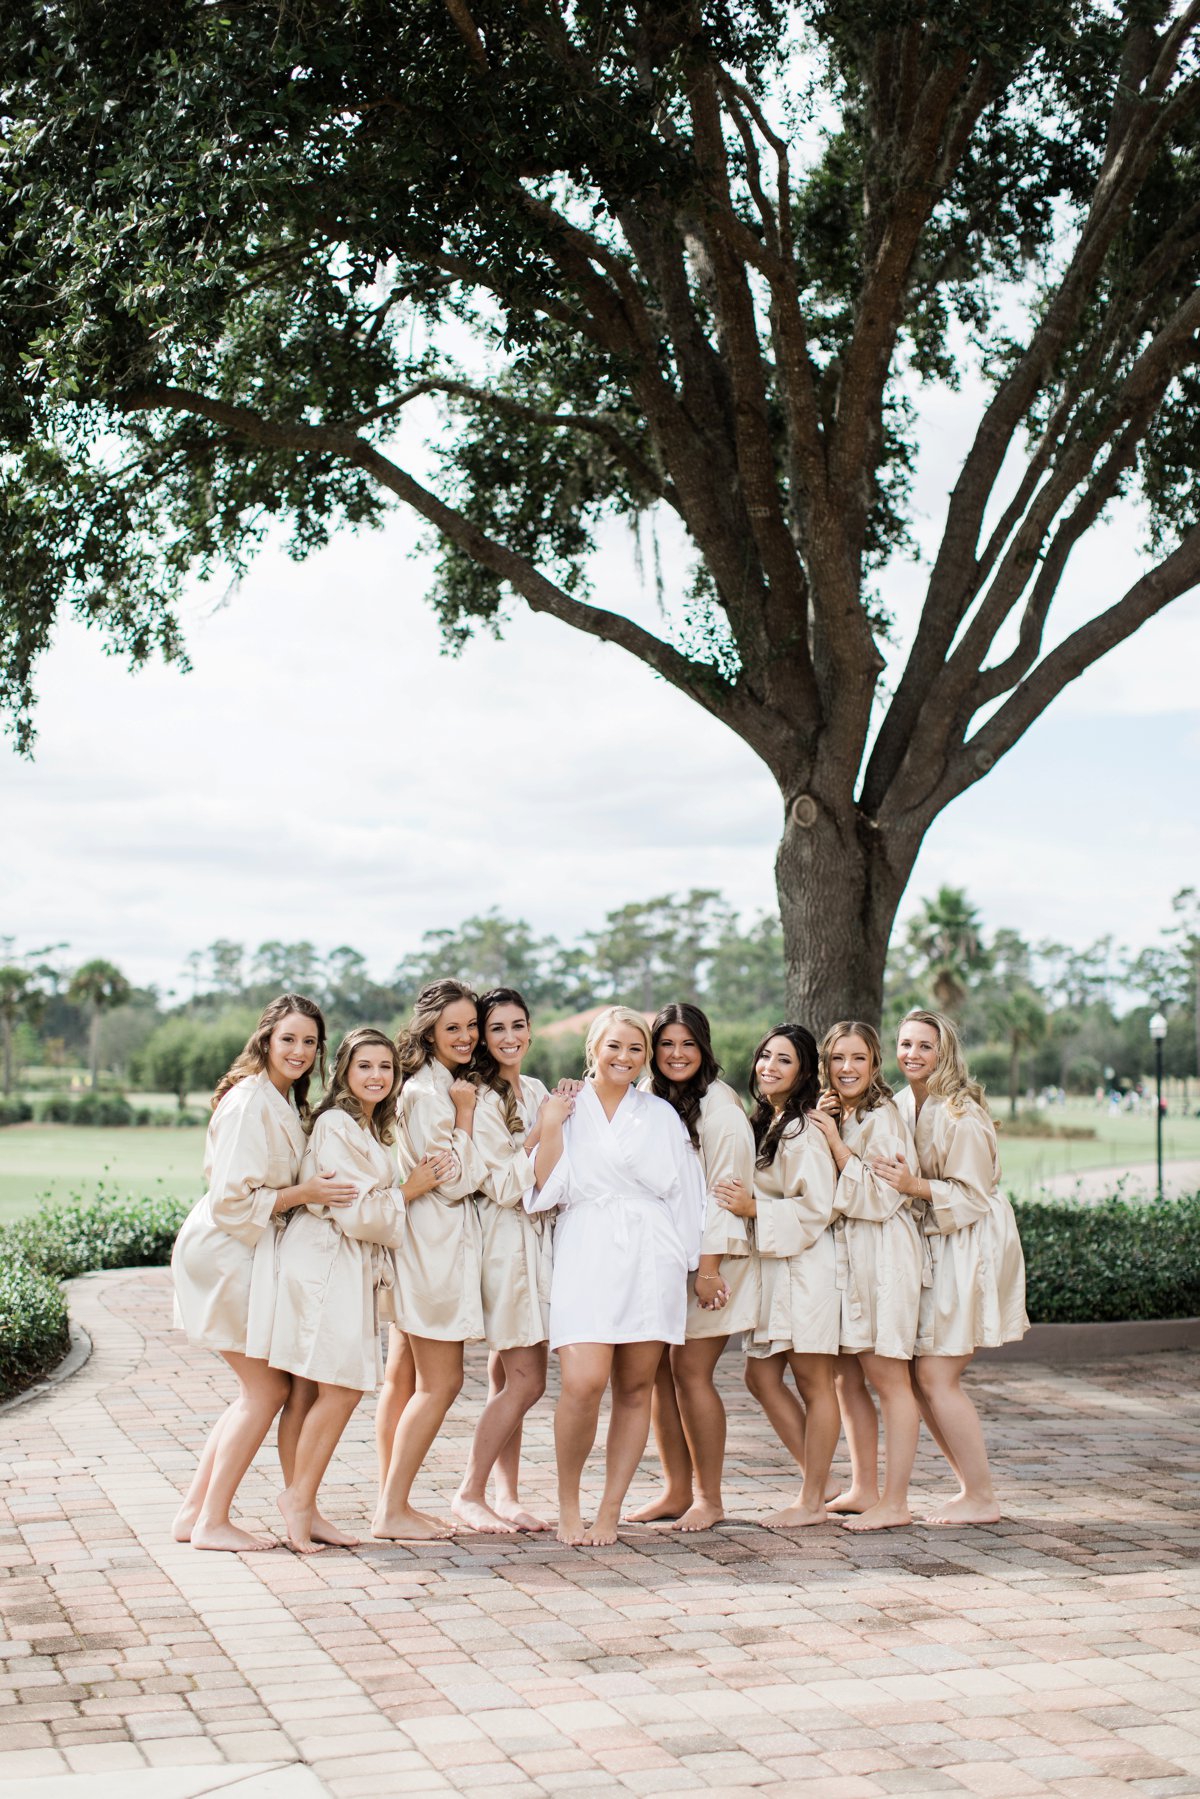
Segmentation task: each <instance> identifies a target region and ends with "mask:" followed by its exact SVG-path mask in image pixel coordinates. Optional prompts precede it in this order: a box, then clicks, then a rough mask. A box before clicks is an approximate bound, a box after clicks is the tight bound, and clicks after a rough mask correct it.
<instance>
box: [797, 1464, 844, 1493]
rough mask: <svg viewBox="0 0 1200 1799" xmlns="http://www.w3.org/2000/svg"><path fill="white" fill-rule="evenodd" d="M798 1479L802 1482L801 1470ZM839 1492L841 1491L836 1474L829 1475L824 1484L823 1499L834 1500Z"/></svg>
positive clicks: (802, 1473)
mask: <svg viewBox="0 0 1200 1799" xmlns="http://www.w3.org/2000/svg"><path fill="white" fill-rule="evenodd" d="M800 1478H801V1480H803V1478H804V1470H803V1468H802V1469H801V1470H800ZM841 1490H842V1483H841V1481H840V1480H839V1479H838V1477H837V1475H836V1474H831V1475H830V1476H829V1479H828V1480H827V1481H826V1482H825V1498H826V1499H827V1500H829V1499H836V1498H837V1496H838V1494H839V1493H840V1492H841Z"/></svg>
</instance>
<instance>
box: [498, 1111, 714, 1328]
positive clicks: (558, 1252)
mask: <svg viewBox="0 0 1200 1799" xmlns="http://www.w3.org/2000/svg"><path fill="white" fill-rule="evenodd" d="M704 1199H705V1195H704V1182H703V1180H702V1179H701V1175H700V1158H699V1157H698V1156H697V1155H696V1153H695V1151H694V1150H693V1148H692V1146H691V1143H690V1142H689V1140H688V1134H687V1132H686V1130H685V1129H684V1127H683V1123H682V1121H681V1120H680V1118H679V1115H678V1113H677V1112H676V1111H675V1110H674V1108H673V1107H672V1106H669V1105H668V1104H667V1102H666V1100H663V1099H655V1097H654V1095H653V1094H651V1093H639V1092H638V1091H637V1089H636V1088H631V1089H630V1091H629V1092H628V1093H626V1094H625V1096H624V1098H623V1099H622V1101H621V1103H620V1105H619V1106H618V1107H617V1109H616V1112H615V1113H614V1114H613V1117H612V1120H611V1122H610V1121H609V1119H608V1118H607V1117H606V1116H605V1113H604V1107H603V1106H602V1105H601V1104H600V1101H599V1100H598V1099H597V1098H596V1093H595V1089H594V1088H593V1086H592V1083H591V1082H590V1081H585V1082H584V1084H583V1087H582V1089H581V1091H580V1092H579V1094H578V1095H577V1097H576V1100H575V1110H574V1112H573V1113H572V1114H571V1116H570V1117H569V1118H568V1119H567V1121H566V1124H565V1125H564V1126H563V1151H562V1155H561V1156H560V1157H559V1159H558V1162H557V1164H556V1165H555V1168H554V1171H553V1173H552V1174H551V1176H550V1179H549V1180H548V1181H547V1182H546V1185H545V1186H544V1187H535V1188H531V1189H530V1190H529V1191H528V1192H527V1193H526V1195H525V1207H526V1210H527V1211H530V1212H546V1211H550V1210H551V1209H552V1208H553V1207H555V1206H559V1207H561V1210H560V1212H559V1216H558V1220H557V1222H556V1224H555V1228H554V1271H553V1279H552V1282H551V1288H550V1347H551V1349H561V1348H562V1347H563V1345H564V1344H567V1343H612V1344H616V1343H651V1342H656V1343H682V1342H683V1332H684V1324H685V1321H686V1318H687V1277H688V1270H689V1268H695V1267H696V1265H697V1263H698V1262H699V1260H700V1241H701V1237H702V1235H703V1231H704Z"/></svg>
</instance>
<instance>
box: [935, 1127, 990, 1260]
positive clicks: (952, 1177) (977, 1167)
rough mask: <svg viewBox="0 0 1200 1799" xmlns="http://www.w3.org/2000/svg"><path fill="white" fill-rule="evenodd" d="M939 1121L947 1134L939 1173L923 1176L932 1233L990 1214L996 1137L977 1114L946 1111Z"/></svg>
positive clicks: (944, 1232)
mask: <svg viewBox="0 0 1200 1799" xmlns="http://www.w3.org/2000/svg"><path fill="white" fill-rule="evenodd" d="M939 1122H940V1123H941V1124H942V1129H943V1131H944V1132H945V1134H946V1138H947V1141H946V1149H945V1154H944V1155H943V1156H942V1157H941V1163H942V1168H941V1173H940V1174H939V1175H938V1176H937V1178H936V1179H935V1178H934V1177H933V1176H932V1175H926V1176H925V1178H926V1180H927V1181H928V1182H929V1194H930V1210H929V1215H928V1217H929V1221H930V1222H931V1223H932V1227H933V1230H934V1232H935V1234H939V1235H943V1236H945V1235H948V1234H949V1233H950V1232H951V1231H961V1230H964V1229H965V1228H966V1226H967V1225H969V1224H977V1223H978V1222H979V1220H980V1219H981V1218H986V1217H987V1216H988V1215H989V1214H990V1212H991V1209H992V1193H993V1190H994V1188H995V1182H996V1158H995V1139H994V1138H993V1137H992V1135H991V1131H990V1129H989V1127H988V1125H987V1124H985V1123H984V1121H983V1119H982V1118H980V1117H979V1116H978V1115H977V1114H975V1113H973V1112H964V1113H963V1114H962V1115H961V1116H959V1117H956V1116H955V1115H954V1113H952V1112H947V1114H946V1117H945V1119H944V1120H942V1121H939ZM922 1173H924V1170H922ZM926 1228H927V1229H928V1228H929V1224H928V1223H927V1226H926Z"/></svg>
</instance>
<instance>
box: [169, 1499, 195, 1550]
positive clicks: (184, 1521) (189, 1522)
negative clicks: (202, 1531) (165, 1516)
mask: <svg viewBox="0 0 1200 1799" xmlns="http://www.w3.org/2000/svg"><path fill="white" fill-rule="evenodd" d="M197 1511H198V1508H197V1507H196V1506H194V1505H181V1506H180V1508H179V1510H178V1511H177V1512H176V1514H175V1519H174V1522H173V1523H172V1525H171V1535H172V1536H173V1537H174V1539H175V1541H176V1542H177V1543H190V1542H191V1540H192V1531H193V1530H194V1528H195V1525H196V1517H197Z"/></svg>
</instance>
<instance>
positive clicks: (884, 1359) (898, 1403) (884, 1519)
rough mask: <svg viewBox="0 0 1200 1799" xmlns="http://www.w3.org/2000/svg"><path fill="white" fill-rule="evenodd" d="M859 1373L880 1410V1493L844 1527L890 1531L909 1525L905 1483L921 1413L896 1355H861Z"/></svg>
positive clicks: (905, 1367)
mask: <svg viewBox="0 0 1200 1799" xmlns="http://www.w3.org/2000/svg"><path fill="white" fill-rule="evenodd" d="M862 1365H863V1373H864V1374H865V1375H866V1377H867V1379H868V1380H869V1381H870V1383H871V1385H872V1386H873V1387H874V1389H875V1391H876V1392H877V1393H878V1395H879V1408H880V1410H881V1411H882V1413H883V1492H882V1494H881V1496H880V1498H879V1500H878V1501H877V1503H876V1504H875V1505H871V1506H868V1507H867V1509H866V1511H864V1512H863V1513H861V1515H860V1516H858V1517H848V1518H846V1519H845V1520H844V1528H845V1529H846V1530H894V1529H895V1528H896V1526H897V1525H901V1524H911V1523H912V1513H911V1512H910V1511H909V1509H908V1483H909V1480H910V1478H911V1476H912V1465H913V1462H914V1461H915V1459H916V1454H917V1436H918V1434H919V1432H920V1429H921V1415H920V1413H919V1412H918V1411H917V1402H916V1400H915V1399H914V1398H913V1390H912V1380H911V1377H910V1376H909V1372H908V1363H907V1362H902V1361H900V1359H899V1358H898V1357H896V1356H882V1355H875V1354H873V1353H871V1352H870V1351H868V1352H865V1353H864V1355H863V1357H862Z"/></svg>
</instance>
